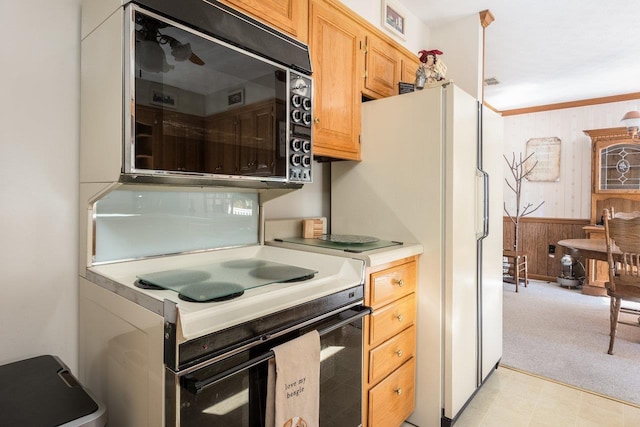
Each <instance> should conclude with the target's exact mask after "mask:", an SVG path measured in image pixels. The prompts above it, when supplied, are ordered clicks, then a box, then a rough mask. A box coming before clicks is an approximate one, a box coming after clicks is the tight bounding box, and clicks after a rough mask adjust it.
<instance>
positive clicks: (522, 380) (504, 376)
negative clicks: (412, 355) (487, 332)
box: [403, 367, 640, 427]
mask: <svg viewBox="0 0 640 427" xmlns="http://www.w3.org/2000/svg"><path fill="white" fill-rule="evenodd" d="M507 426H508V427H632V426H634V427H637V426H640V407H637V406H633V405H629V404H625V403H623V402H620V401H616V400H611V399H608V398H605V397H601V396H599V395H596V394H593V393H589V392H586V391H582V390H580V389H576V388H573V387H570V386H566V385H563V384H560V383H557V382H554V381H550V380H547V379H544V378H540V377H537V376H535V375H531V374H528V373H524V372H520V371H517V370H513V369H509V368H506V367H500V368H498V369H497V370H496V371H495V372H494V373H493V375H491V377H490V378H489V380H488V381H487V382H486V383H485V384H484V385H483V386H482V387H481V388H480V390H479V391H478V393H477V394H476V396H475V397H474V398H473V400H472V401H471V402H470V403H469V405H468V406H467V408H466V409H465V410H464V412H463V413H462V414H461V415H460V417H459V419H458V420H457V422H456V423H455V424H454V427H507ZM403 427H411V425H410V424H407V423H405V424H404V425H403Z"/></svg>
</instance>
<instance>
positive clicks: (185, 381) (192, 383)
mask: <svg viewBox="0 0 640 427" xmlns="http://www.w3.org/2000/svg"><path fill="white" fill-rule="evenodd" d="M360 308H361V311H359V312H358V313H356V314H354V315H353V316H349V317H347V318H346V319H341V320H339V321H337V322H335V323H332V324H331V325H328V326H327V327H325V328H322V329H318V334H319V335H320V336H321V337H322V336H323V335H326V334H328V333H330V332H333V331H335V330H336V329H338V328H341V327H343V326H344V325H348V324H349V323H351V322H353V321H354V320H358V319H361V318H363V317H364V316H366V315H367V314H369V313H371V309H370V308H369V307H364V306H362V307H360ZM272 357H274V352H273V350H269V351H267V352H266V353H264V354H261V355H260V356H256V357H254V358H251V359H249V360H247V361H245V362H242V363H240V364H238V365H236V366H234V367H233V368H229V369H227V370H224V371H222V372H220V373H218V374H216V375H212V376H210V377H208V378H204V379H202V380H197V379H196V378H194V377H191V376H189V375H186V376H184V377H182V378H181V379H180V381H181V384H182V387H184V388H185V389H186V390H188V391H189V392H191V393H192V394H199V393H201V392H202V391H204V390H206V389H207V388H209V387H211V386H213V385H215V384H216V383H218V382H220V381H222V380H223V379H225V378H227V377H230V376H231V375H234V374H236V373H238V372H241V371H244V370H245V369H249V368H252V367H254V366H256V365H259V364H260V363H262V362H265V361H267V360H269V359H271V358H272Z"/></svg>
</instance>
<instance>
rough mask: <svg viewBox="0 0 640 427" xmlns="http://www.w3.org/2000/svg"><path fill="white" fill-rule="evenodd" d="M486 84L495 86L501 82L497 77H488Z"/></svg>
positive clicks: (485, 80)
mask: <svg viewBox="0 0 640 427" xmlns="http://www.w3.org/2000/svg"><path fill="white" fill-rule="evenodd" d="M484 84H485V86H495V85H498V84H500V82H499V81H498V79H496V78H495V77H489V78H488V79H484Z"/></svg>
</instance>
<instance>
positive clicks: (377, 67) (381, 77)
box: [362, 33, 401, 98]
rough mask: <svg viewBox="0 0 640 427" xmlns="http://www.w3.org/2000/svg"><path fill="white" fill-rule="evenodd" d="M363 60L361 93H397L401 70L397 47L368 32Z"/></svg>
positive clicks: (381, 94) (379, 94)
mask: <svg viewBox="0 0 640 427" xmlns="http://www.w3.org/2000/svg"><path fill="white" fill-rule="evenodd" d="M365 60H366V62H365V74H364V88H363V90H362V92H363V94H364V95H366V96H368V97H370V98H379V97H387V96H393V95H397V94H398V81H400V70H401V55H400V52H399V51H398V49H397V48H396V47H395V46H394V45H393V44H391V43H390V42H389V41H387V40H385V39H383V38H382V37H379V36H377V35H375V34H373V33H368V34H367V38H366V45H365Z"/></svg>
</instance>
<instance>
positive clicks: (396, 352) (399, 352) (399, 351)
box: [394, 350, 404, 357]
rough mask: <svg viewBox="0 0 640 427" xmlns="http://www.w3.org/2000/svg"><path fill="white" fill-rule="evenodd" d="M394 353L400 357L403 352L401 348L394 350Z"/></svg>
mask: <svg viewBox="0 0 640 427" xmlns="http://www.w3.org/2000/svg"><path fill="white" fill-rule="evenodd" d="M394 353H395V354H396V355H398V357H402V355H403V354H404V352H403V351H402V350H396V351H395V352H394Z"/></svg>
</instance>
